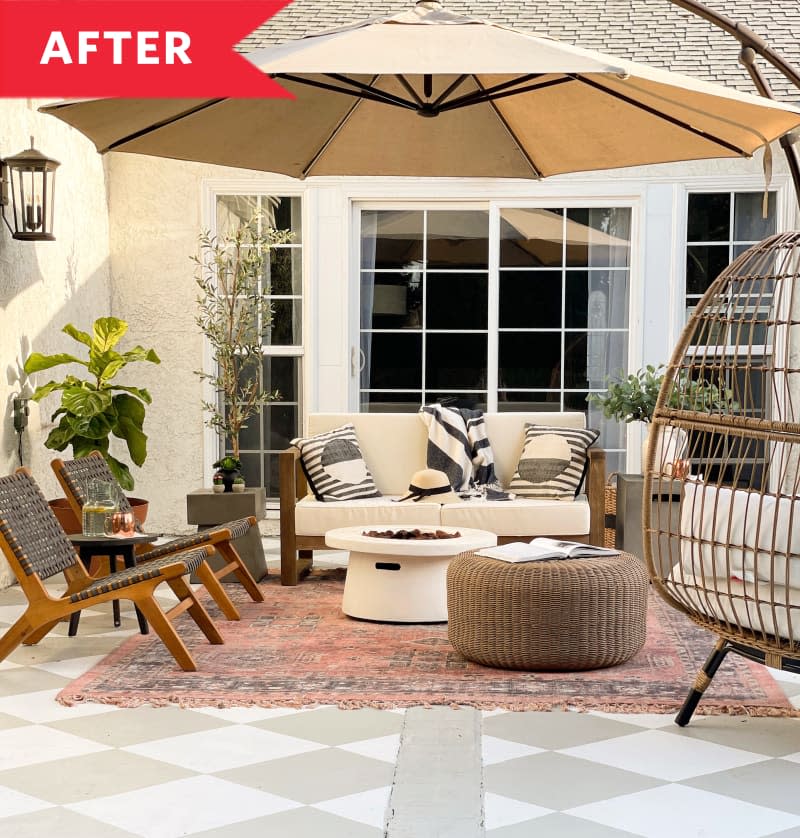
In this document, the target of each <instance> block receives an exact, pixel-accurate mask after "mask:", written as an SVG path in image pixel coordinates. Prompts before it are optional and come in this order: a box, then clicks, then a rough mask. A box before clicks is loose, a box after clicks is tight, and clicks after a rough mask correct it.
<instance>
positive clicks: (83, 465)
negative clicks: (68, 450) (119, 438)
mask: <svg viewBox="0 0 800 838" xmlns="http://www.w3.org/2000/svg"><path fill="white" fill-rule="evenodd" d="M50 465H51V467H52V469H53V471H54V472H55V475H56V477H57V478H58V482H59V483H60V484H61V488H62V489H63V490H64V494H65V495H66V497H67V500H68V501H69V503H70V506H71V507H72V509H73V511H74V512H75V514H76V515H77V516H78V517H79V518H80V516H81V510H82V508H83V504H84V503H85V501H86V487H87V486H88V484H89V481H90V480H103V481H105V482H108V483H113V485H114V486H116V487H117V494H118V496H119V505H120V509H121V510H122V511H129V510H130V504H128V500H127V498H126V497H125V495H124V494H123V492H122V488H121V487H120V485H119V484H118V483H117V481H116V480H115V478H114V475H113V474H112V473H111V469H110V468H109V467H108V465H107V463H106V461H105V460H104V459H103V455H102V454H101V453H100V452H99V451H93V452H92V453H91V454H89V455H88V456H87V457H81V458H79V459H77V460H60V459H58V458H56V459H55V460H53V461H52V462H51V463H50ZM255 523H256V519H255V516H253V515H251V516H249V517H248V518H240V519H238V520H236V521H229V522H228V523H226V524H220V525H219V526H216V527H212V528H211V529H208V530H203V531H201V532H198V533H196V534H194V535H187V536H183V537H181V538H174V539H171V540H170V541H168V542H166V543H165V544H160V545H159V546H158V547H154V548H153V549H151V550H147V551H146V552H144V553H140V554H139V555H138V556H137V561H138V562H150V561H152V560H153V559H160V558H163V557H166V556H171V555H173V554H174V553H176V552H179V551H181V550H188V549H189V548H191V547H208V548H209V553H213V552H214V550H216V552H217V554H218V555H219V556H220V557H221V558H222V560H223V562H224V564H223V565H222V567H221V568H220V569H219V570H217V571H214V570H212V569H211V566H210V565H209V564H208V563H207V562H204V563H203V564H202V565H201V567H200V568H199V569H198V571H197V578H198V579H199V580H200V581H201V582H202V583H203V584H204V585H205V586H206V589H207V590H208V592H209V593H210V594H211V596H212V597H213V598H214V600H215V602H216V603H217V605H219V607H220V609H221V611H222V613H223V614H224V615H225V616H226V617H227V618H228V619H229V620H238V619H239V611H238V609H237V608H236V606H235V605H234V604H233V603H232V602H231V600H230V597H229V596H228V595H227V593H225V590H224V589H223V587H222V585H220V582H219V580H220V579H224V578H225V577H226V576H228V575H229V574H231V573H234V574H236V578H237V579H238V580H239V582H241V584H242V586H243V587H244V589H245V590H246V591H247V593H248V594H249V595H250V598H251V599H252V600H253V601H254V602H263V601H264V595H263V594H262V593H261V591H260V590H259V587H258V584H257V583H256V580H255V579H253V576H252V574H251V573H250V571H249V570H248V569H247V567H246V565H245V563H244V562H243V561H242V558H241V556H240V555H239V553H238V552H237V551H236V548H235V547H234V546H233V544H232V542H233V540H234V539H236V538H240V537H241V536H243V535H245V534H246V533H247V532H248V531H249V529H250V527H252V526H255Z"/></svg>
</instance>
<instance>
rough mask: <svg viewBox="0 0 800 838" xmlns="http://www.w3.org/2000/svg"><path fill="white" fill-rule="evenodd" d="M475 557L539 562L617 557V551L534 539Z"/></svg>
mask: <svg viewBox="0 0 800 838" xmlns="http://www.w3.org/2000/svg"><path fill="white" fill-rule="evenodd" d="M476 555H478V556H485V557H486V558H488V559H501V560H502V561H504V562H540V561H544V560H547V559H586V558H590V557H592V556H618V555H619V550H609V549H608V548H607V547H595V546H594V545H592V544H582V543H581V542H580V541H561V540H559V539H557V538H534V539H533V541H527V542H526V541H512V542H511V543H510V544H503V545H501V546H500V547H488V548H486V549H485V550H478V551H476Z"/></svg>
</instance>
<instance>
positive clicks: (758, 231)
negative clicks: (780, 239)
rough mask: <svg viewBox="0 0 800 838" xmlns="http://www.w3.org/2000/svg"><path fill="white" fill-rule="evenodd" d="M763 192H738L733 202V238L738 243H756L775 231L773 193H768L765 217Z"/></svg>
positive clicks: (774, 197)
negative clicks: (765, 214)
mask: <svg viewBox="0 0 800 838" xmlns="http://www.w3.org/2000/svg"><path fill="white" fill-rule="evenodd" d="M763 201H764V193H763V192H739V193H737V194H736V196H735V198H734V202H733V238H734V239H735V240H736V241H738V242H757V241H761V239H765V238H767V236H771V235H773V233H774V232H775V230H776V215H775V201H776V196H775V193H774V192H770V193H769V199H768V206H767V217H766V218H764V214H763Z"/></svg>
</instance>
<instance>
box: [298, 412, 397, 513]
mask: <svg viewBox="0 0 800 838" xmlns="http://www.w3.org/2000/svg"><path fill="white" fill-rule="evenodd" d="M291 444H292V445H294V446H295V448H298V449H299V450H300V458H301V459H300V464H301V465H302V467H303V472H304V473H305V476H306V480H308V485H309V488H310V489H311V491H312V492H313V493H314V497H315V498H316V499H317V500H321V501H331V500H356V499H358V498H377V497H380V494H381V493H380V492H379V491H378V489H377V487H376V486H375V481H374V480H373V479H372V474H371V473H370V470H369V469H368V468H367V464H366V463H365V462H364V455H363V454H362V453H361V447H360V446H359V444H358V437H356V430H355V427H354V426H353V425H349V424H348V425H342V427H341V428H335V429H334V430H332V431H327V432H326V433H324V434H318V435H317V436H312V437H308V438H306V439H303V438H300V437H298V438H297V439H293V440H292V443H291Z"/></svg>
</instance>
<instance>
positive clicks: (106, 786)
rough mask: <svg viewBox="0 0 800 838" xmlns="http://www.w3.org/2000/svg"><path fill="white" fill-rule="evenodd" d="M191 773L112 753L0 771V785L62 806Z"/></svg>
mask: <svg viewBox="0 0 800 838" xmlns="http://www.w3.org/2000/svg"><path fill="white" fill-rule="evenodd" d="M192 774H193V772H191V771H186V770H185V769H183V768H179V767H178V766H176V765H168V764H167V763H165V762H160V761H157V760H154V759H147V758H146V757H140V756H137V755H136V754H130V753H127V752H126V751H117V750H112V751H101V752H100V753H97V754H86V755H85V756H80V757H73V758H71V759H61V760H55V761H53V762H45V763H38V764H37V765H30V766H26V767H24V768H15V769H13V770H8V771H0V786H8V787H9V788H12V789H16V790H17V791H20V792H23V793H24V794H29V795H31V796H32V797H38V798H39V799H40V800H47V801H48V802H50V803H59V804H65V803H76V802H78V801H79V800H91V799H93V798H95V797H105V796H107V795H110V794H118V793H120V792H124V791H132V790H133V789H140V788H145V787H147V786H154V785H158V784H159V783H168V782H170V781H171V780H179V779H181V778H183V777H188V776H191V775H192ZM0 823H2V822H1V821H0ZM0 834H2V827H0Z"/></svg>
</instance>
